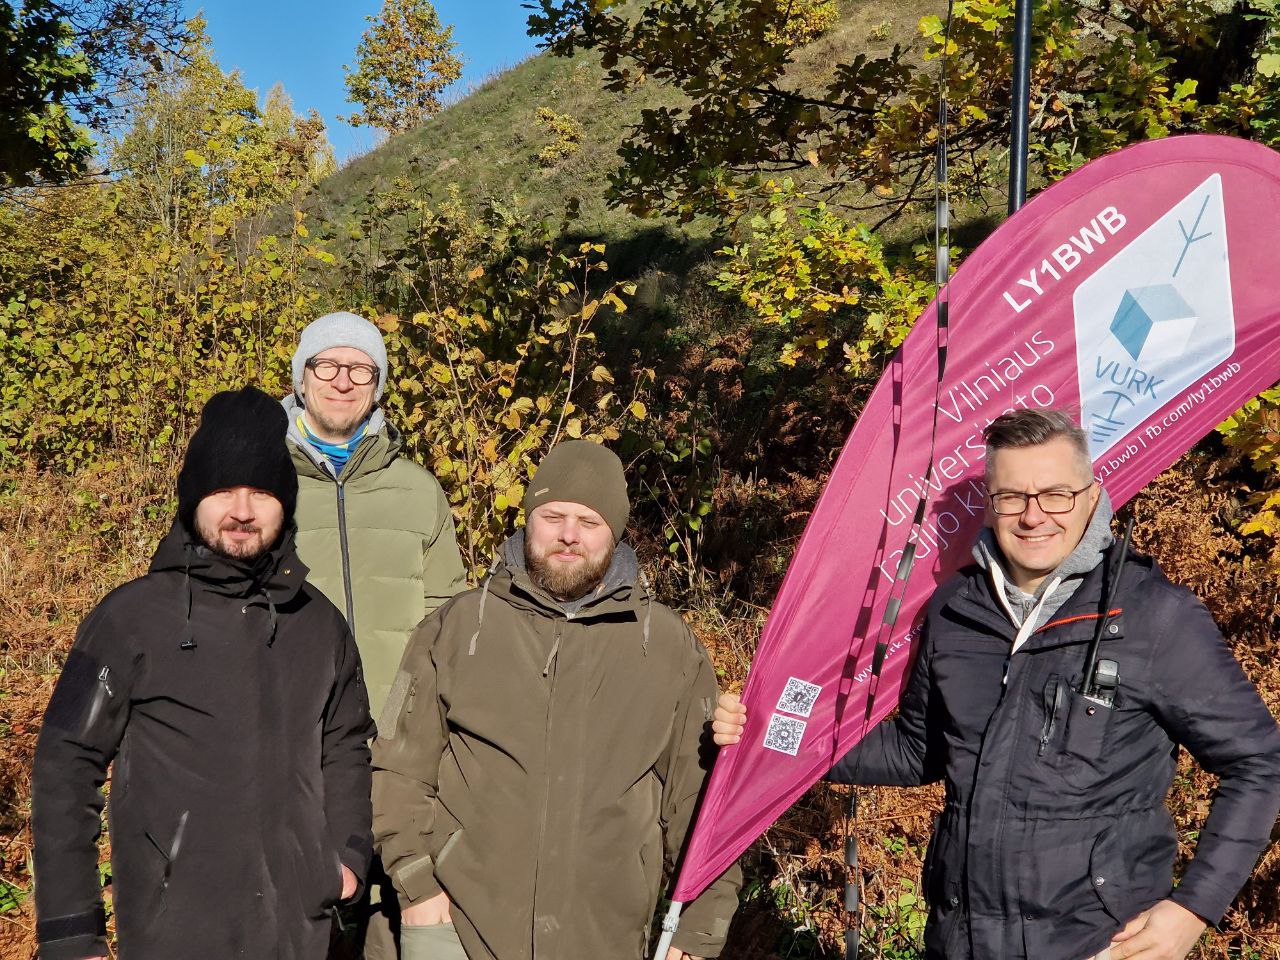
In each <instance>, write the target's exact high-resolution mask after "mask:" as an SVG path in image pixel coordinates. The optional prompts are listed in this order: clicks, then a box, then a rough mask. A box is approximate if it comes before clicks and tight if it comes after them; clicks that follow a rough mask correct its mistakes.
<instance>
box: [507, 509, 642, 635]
mask: <svg viewBox="0 0 1280 960" xmlns="http://www.w3.org/2000/svg"><path fill="white" fill-rule="evenodd" d="M524 533H525V532H524V528H523V527H522V528H521V529H519V530H517V531H516V532H515V533H513V534H512V535H511V536H510V537H508V538H507V539H506V541H505V542H504V543H503V544H502V546H501V547H499V548H498V557H499V558H500V559H501V560H502V562H503V564H505V565H506V567H507V569H508V570H511V571H512V572H513V573H514V572H515V571H520V572H521V573H525V574H527V573H528V572H529V571H528V568H527V566H526V565H525V562H524ZM639 579H640V560H639V558H638V557H637V556H636V552H635V551H634V550H633V549H631V547H630V546H628V545H627V544H625V543H619V544H618V545H617V546H615V547H614V549H613V560H611V561H610V563H609V569H608V570H606V571H605V572H604V579H602V580H601V581H600V585H599V586H597V587H596V588H595V589H594V590H592V591H590V592H589V593H587V594H586V595H584V596H581V597H579V598H578V599H577V600H557V601H556V603H557V604H558V605H559V606H560V608H561V609H562V610H564V612H565V613H566V614H568V615H570V616H572V615H573V614H576V613H577V612H578V611H579V610H581V609H582V608H584V607H587V606H590V605H591V604H592V603H595V602H596V601H597V600H599V599H600V598H601V597H607V596H609V595H610V594H612V593H613V592H614V591H615V590H617V589H618V588H619V587H622V586H635V584H636V583H637V581H639Z"/></svg>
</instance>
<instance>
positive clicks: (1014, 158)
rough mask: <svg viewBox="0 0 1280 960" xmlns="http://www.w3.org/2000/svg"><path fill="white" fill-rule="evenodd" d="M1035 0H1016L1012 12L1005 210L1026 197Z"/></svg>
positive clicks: (1013, 208)
mask: <svg viewBox="0 0 1280 960" xmlns="http://www.w3.org/2000/svg"><path fill="white" fill-rule="evenodd" d="M1034 9H1035V0H1017V5H1016V6H1015V7H1014V14H1013V86H1012V91H1013V92H1012V96H1011V99H1010V104H1011V107H1012V110H1011V113H1010V131H1009V214H1010V216H1012V215H1013V214H1015V213H1017V212H1018V211H1019V210H1020V209H1022V205H1023V203H1025V202H1026V199H1027V153H1028V150H1027V146H1028V140H1029V138H1030V133H1031V124H1030V116H1029V115H1028V107H1029V104H1030V101H1031V14H1032V13H1033V12H1034Z"/></svg>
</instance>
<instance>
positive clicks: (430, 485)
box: [284, 313, 466, 960]
mask: <svg viewBox="0 0 1280 960" xmlns="http://www.w3.org/2000/svg"><path fill="white" fill-rule="evenodd" d="M387 374H388V369H387V350H386V345H385V344H384V342H383V339H382V333H381V332H380V331H379V330H378V328H377V327H375V326H374V325H373V324H372V323H370V322H369V321H368V320H365V319H364V318H363V317H359V316H356V315H355V314H353V313H330V314H326V315H325V316H323V317H320V318H319V319H318V320H315V321H313V322H312V323H310V324H309V325H308V326H307V328H306V329H305V330H303V331H302V336H301V337H300V339H299V342H298V348H297V350H296V351H295V353H294V355H293V395H292V396H290V397H287V398H286V399H285V401H284V407H285V411H286V413H288V415H289V432H288V440H287V442H288V446H289V451H290V453H291V454H292V456H293V462H294V465H295V466H296V467H297V470H298V507H297V524H298V541H297V548H298V555H299V556H300V557H301V558H302V561H303V562H304V563H305V564H306V565H307V566H308V567H309V568H310V569H311V574H310V580H311V583H312V584H314V585H315V586H316V587H318V588H319V589H320V590H321V591H322V592H323V593H324V594H325V595H326V596H327V597H328V598H329V599H330V600H332V601H333V604H334V606H336V607H337V608H338V609H339V610H341V611H342V612H343V613H344V614H345V615H346V618H347V622H348V624H349V625H350V627H351V632H352V633H353V634H354V635H355V638H356V645H357V647H358V648H359V650H360V659H361V661H362V663H363V669H364V679H365V685H366V686H367V688H368V691H369V706H370V712H371V714H372V715H373V717H375V718H377V717H378V715H379V713H380V712H381V710H382V706H383V704H384V703H385V702H386V699H387V695H388V693H389V692H390V690H391V683H392V679H393V677H394V676H395V673H396V670H397V668H398V667H399V665H400V658H401V656H402V655H403V654H404V649H405V646H406V645H407V644H408V642H409V635H410V634H411V633H412V632H413V629H414V628H415V627H416V626H417V625H418V623H419V622H420V621H421V620H422V619H423V618H424V617H425V616H426V615H427V614H429V613H431V612H432V611H433V610H435V608H436V607H438V606H440V604H442V603H444V602H445V601H446V600H448V599H449V598H450V597H452V596H453V595H454V594H455V593H458V592H459V591H460V590H462V589H463V588H464V587H465V586H466V572H465V570H464V568H463V564H462V558H461V556H460V555H459V553H458V543H457V539H456V536H455V533H454V521H453V514H452V512H451V511H450V509H449V500H448V498H447V497H446V496H445V493H444V491H443V490H442V489H441V488H440V484H439V483H438V482H437V481H436V478H435V477H433V476H432V475H431V474H430V473H429V472H428V471H427V470H425V469H423V468H422V467H421V466H419V465H418V464H416V463H414V462H413V461H412V460H410V459H409V458H407V457H404V456H401V437H400V432H399V431H398V430H397V429H396V428H395V427H394V426H393V425H392V424H391V423H389V422H388V421H387V419H386V417H385V416H384V415H383V411H382V409H381V408H380V407H379V406H378V400H379V399H380V398H381V397H382V392H383V389H384V388H385V387H386V383H387ZM369 880H370V882H369V888H370V893H369V895H367V896H366V898H365V902H364V903H363V904H362V905H358V906H357V907H356V908H355V912H356V914H357V915H356V917H355V920H356V922H355V924H354V927H355V929H353V930H348V931H345V936H344V949H347V948H350V947H351V943H352V941H353V940H354V941H355V947H354V949H355V951H356V952H357V955H358V954H359V951H360V950H363V955H364V956H365V957H368V958H376V960H385V958H394V957H395V956H396V955H397V954H396V945H395V941H394V939H393V937H392V933H391V924H392V920H391V914H392V913H394V912H395V910H396V903H397V900H396V895H395V892H394V890H392V888H391V887H390V885H389V882H388V881H387V880H386V877H385V876H384V875H383V874H382V872H381V870H380V868H379V865H378V864H377V863H375V864H374V867H373V873H372V875H371V876H370V878H369ZM384 891H385V892H384ZM370 898H372V902H371V903H370V902H369V901H370ZM361 944H362V946H361ZM339 955H341V954H339Z"/></svg>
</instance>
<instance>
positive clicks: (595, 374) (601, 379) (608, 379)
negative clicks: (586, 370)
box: [591, 366, 613, 383]
mask: <svg viewBox="0 0 1280 960" xmlns="http://www.w3.org/2000/svg"><path fill="white" fill-rule="evenodd" d="M591 379H592V380H594V381H595V382H596V383H613V374H612V373H610V372H609V371H608V369H607V368H605V367H601V366H597V367H596V368H595V369H594V370H592V371H591Z"/></svg>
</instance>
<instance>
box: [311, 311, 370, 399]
mask: <svg viewBox="0 0 1280 960" xmlns="http://www.w3.org/2000/svg"><path fill="white" fill-rule="evenodd" d="M332 347H354V348H355V349H357V350H359V351H361V352H363V353H365V354H367V355H368V357H369V359H370V360H372V361H373V363H374V365H375V366H376V367H377V368H378V385H377V387H376V388H375V389H374V393H373V400H374V402H375V403H377V402H378V400H379V399H381V398H382V391H383V389H384V388H385V387H386V385H387V345H386V344H385V343H383V342H382V331H381V330H379V329H378V328H377V327H375V326H374V325H373V324H372V323H370V322H369V321H368V320H366V319H365V318H364V317H358V316H356V315H355V314H354V313H346V312H345V311H344V312H339V313H326V314H325V315H324V316H323V317H320V318H319V319H317V320H312V321H311V322H310V323H309V324H307V328H306V329H305V330H303V331H302V336H301V337H299V338H298V349H297V350H295V351H294V354H293V394H294V396H295V397H297V399H298V401H299V402H300V403H302V404H303V405H304V406H305V405H306V400H305V399H304V398H303V396H302V372H303V369H304V367H305V366H306V363H307V361H308V360H310V359H311V358H312V357H314V356H315V355H316V354H317V353H324V352H325V351H326V350H329V349H331V348H332Z"/></svg>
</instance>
